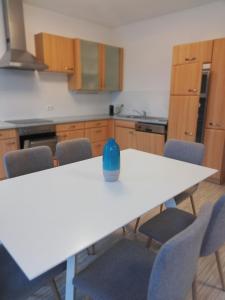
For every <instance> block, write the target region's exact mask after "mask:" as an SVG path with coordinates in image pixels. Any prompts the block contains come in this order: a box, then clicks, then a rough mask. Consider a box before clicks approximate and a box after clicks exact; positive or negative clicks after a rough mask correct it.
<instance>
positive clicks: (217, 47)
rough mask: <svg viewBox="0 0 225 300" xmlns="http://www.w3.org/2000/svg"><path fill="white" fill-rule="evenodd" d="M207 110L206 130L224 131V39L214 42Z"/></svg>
mask: <svg viewBox="0 0 225 300" xmlns="http://www.w3.org/2000/svg"><path fill="white" fill-rule="evenodd" d="M210 76H211V78H210V88H209V96H208V108H207V120H206V127H207V128H218V129H225V39H218V40H215V41H214V48H213V58H212V65H211V75H210Z"/></svg>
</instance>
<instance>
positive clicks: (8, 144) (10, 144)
mask: <svg viewBox="0 0 225 300" xmlns="http://www.w3.org/2000/svg"><path fill="white" fill-rule="evenodd" d="M6 145H7V146H12V145H16V142H7V143H6Z"/></svg>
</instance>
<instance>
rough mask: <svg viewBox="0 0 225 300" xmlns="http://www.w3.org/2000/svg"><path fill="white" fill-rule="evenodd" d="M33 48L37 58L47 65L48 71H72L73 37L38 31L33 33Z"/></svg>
mask: <svg viewBox="0 0 225 300" xmlns="http://www.w3.org/2000/svg"><path fill="white" fill-rule="evenodd" d="M35 48H36V56H37V59H38V60H39V61H40V62H42V63H45V64H46V65H48V71H50V72H62V73H68V74H69V73H73V72H74V51H73V39H70V38H66V37H62V36H57V35H52V34H48V33H38V34H36V35H35Z"/></svg>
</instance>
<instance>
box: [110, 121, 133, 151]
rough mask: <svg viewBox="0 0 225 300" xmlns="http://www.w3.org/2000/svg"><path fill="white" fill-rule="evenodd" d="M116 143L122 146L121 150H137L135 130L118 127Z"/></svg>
mask: <svg viewBox="0 0 225 300" xmlns="http://www.w3.org/2000/svg"><path fill="white" fill-rule="evenodd" d="M115 136H116V141H117V143H118V144H119V146H120V149H121V150H124V149H128V148H132V149H135V148H136V141H135V130H134V129H130V128H124V127H117V126H116V129H115Z"/></svg>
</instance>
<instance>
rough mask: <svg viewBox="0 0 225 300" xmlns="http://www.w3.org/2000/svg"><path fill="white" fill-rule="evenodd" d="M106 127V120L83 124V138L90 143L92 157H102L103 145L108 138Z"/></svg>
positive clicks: (107, 128)
mask: <svg viewBox="0 0 225 300" xmlns="http://www.w3.org/2000/svg"><path fill="white" fill-rule="evenodd" d="M108 126H109V124H108V120H96V121H89V122H85V128H86V129H85V137H86V138H88V139H89V140H90V142H91V146H92V155H93V156H94V157H95V156H100V155H102V152H103V148H104V145H105V143H106V141H107V139H108V137H109V135H108V134H109V127H108Z"/></svg>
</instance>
